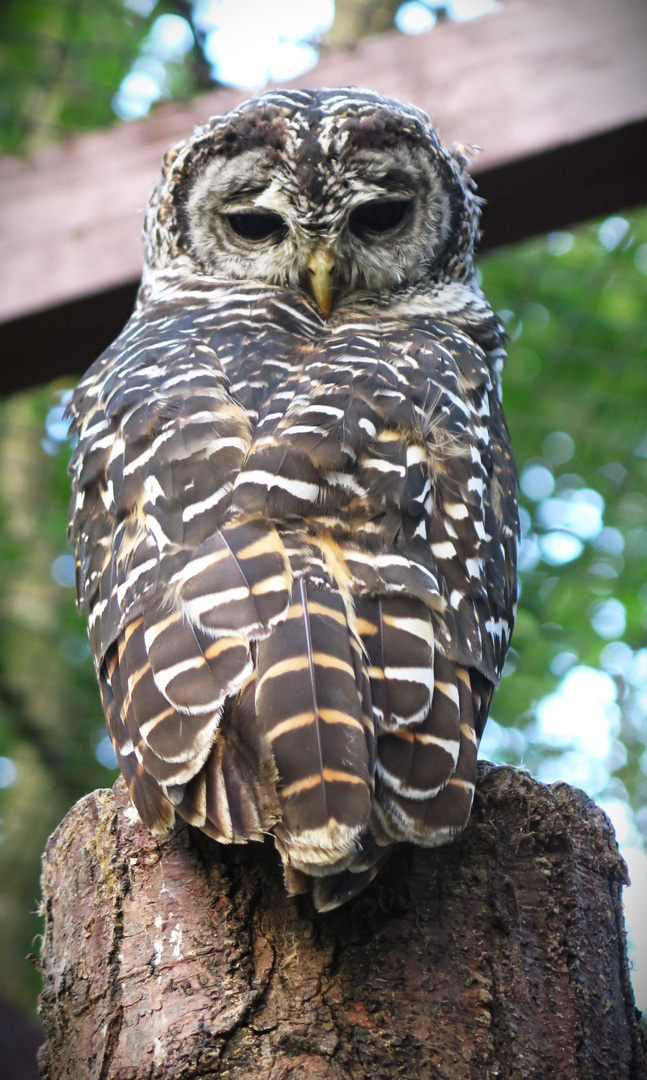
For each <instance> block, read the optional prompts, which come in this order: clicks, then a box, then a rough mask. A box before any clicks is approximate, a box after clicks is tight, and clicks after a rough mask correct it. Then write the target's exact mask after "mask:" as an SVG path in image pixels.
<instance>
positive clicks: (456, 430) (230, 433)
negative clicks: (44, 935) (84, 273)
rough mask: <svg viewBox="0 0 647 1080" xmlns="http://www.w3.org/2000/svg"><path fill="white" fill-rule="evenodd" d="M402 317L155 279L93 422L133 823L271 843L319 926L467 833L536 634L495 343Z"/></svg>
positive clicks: (107, 629)
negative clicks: (371, 887) (404, 859)
mask: <svg viewBox="0 0 647 1080" xmlns="http://www.w3.org/2000/svg"><path fill="white" fill-rule="evenodd" d="M158 212H159V211H158ZM180 262H181V261H180ZM399 303H400V306H401V300H400V301H399ZM394 307H395V310H397V305H395V306H394ZM432 307H433V308H434V310H438V309H442V290H437V295H436V300H435V301H434V304H433V305H432ZM382 308H383V310H379V309H378V308H377V307H376V306H375V305H374V304H373V305H370V304H369V305H365V306H364V307H363V308H362V307H361V306H359V307H353V306H352V305H351V306H349V307H348V308H346V309H344V308H341V309H340V310H338V311H337V312H335V313H333V315H332V316H331V317H330V318H328V319H326V318H324V317H322V316H321V315H320V314H319V313H318V312H317V310H316V307H315V306H314V305H313V304H312V302H311V301H310V300H309V298H308V297H307V296H306V294H305V293H302V292H300V291H299V290H295V289H293V288H289V287H281V286H277V285H272V284H264V283H262V282H258V281H252V282H249V281H235V282H231V281H229V282H226V281H220V282H219V281H217V280H214V279H213V278H212V277H210V276H208V275H206V274H204V273H200V272H196V271H193V272H188V271H187V269H186V266H184V265H183V264H181V265H180V264H179V269H178V267H175V268H171V269H169V270H168V271H159V270H158V271H157V272H156V273H155V274H154V275H153V276H152V277H151V276H150V275H149V279H148V284H147V285H146V288H145V289H144V290H143V291H142V294H141V297H140V303H139V306H138V309H137V310H136V312H135V314H134V315H133V317H132V318H131V320H130V322H129V323H128V325H127V326H126V328H125V329H124V331H123V333H122V334H121V335H120V337H119V338H118V339H117V341H116V342H115V343H114V344H113V345H112V346H111V347H110V349H108V350H107V351H106V353H104V354H103V356H102V357H100V358H99V360H98V361H97V362H96V363H95V364H94V365H93V367H92V368H91V369H90V370H89V372H88V373H87V375H86V376H85V377H84V379H83V380H82V381H81V383H80V384H79V386H78V388H77V390H76V392H75V394H74V397H73V399H72V402H71V406H70V412H71V416H72V420H73V430H74V432H75V434H76V435H77V436H78V446H77V448H76V450H75V453H74V456H73V459H72V463H71V466H70V470H71V474H72V484H73V494H72V503H71V513H70V531H71V535H72V537H73V540H74V544H75V553H76V562H77V583H78V597H79V603H80V605H81V606H82V608H83V609H84V610H85V612H86V614H87V618H88V625H89V634H90V641H91V645H92V651H93V655H94V659H95V665H96V670H97V676H98V679H99V684H100V688H101V694H102V700H103V705H104V709H105V712H106V718H107V723H108V729H109V732H110V736H111V739H112V742H113V745H114V748H115V752H116V754H117V758H118V760H119V764H120V766H121V769H122V771H123V773H124V776H125V778H126V781H127V783H128V787H129V790H130V794H131V797H132V800H133V802H134V804H135V806H136V808H137V811H138V813H139V814H140V816H141V818H142V820H143V821H144V822H146V824H147V825H148V826H149V827H150V828H151V829H153V830H155V831H164V830H166V829H168V828H169V827H170V826H171V825H172V823H173V820H174V815H175V813H176V812H177V813H179V814H180V815H181V816H182V817H184V818H185V819H186V820H187V821H189V822H190V823H191V824H193V825H195V826H197V827H199V828H201V829H203V830H204V831H205V832H206V833H207V834H208V835H210V836H212V837H214V838H215V839H216V840H219V841H220V842H223V843H230V842H245V841H247V840H250V839H254V840H259V839H262V837H263V836H264V835H265V834H266V833H268V832H270V833H272V834H273V835H274V838H275V842H276V845H277V847H278V849H279V851H280V854H281V856H282V858H283V861H284V865H285V872H286V883H287V885H288V887H289V889H290V890H291V891H303V890H304V889H310V890H312V892H313V895H314V899H315V903H316V904H317V906H318V907H319V908H321V909H327V908H329V907H334V906H336V905H337V904H339V903H342V902H344V901H345V900H346V899H348V898H349V897H350V896H352V895H354V894H355V893H356V892H358V891H359V890H360V889H361V888H363V887H364V885H365V884H367V883H368V881H370V880H371V878H372V877H373V876H374V874H375V873H376V870H377V867H378V865H379V862H380V860H381V858H382V857H383V854H384V852H385V851H386V850H387V848H388V847H389V845H390V844H392V843H393V842H394V841H397V840H414V841H416V842H418V843H420V844H424V845H429V846H433V845H436V844H440V843H444V842H445V841H446V840H448V839H449V838H451V836H453V835H455V833H457V832H458V831H460V830H461V829H462V828H463V827H464V825H465V823H466V821H467V819H468V816H469V812H470V807H471V803H472V797H473V792H474V783H475V777H476V754H477V748H478V742H479V739H480V736H481V734H482V730H483V726H484V724H485V720H486V717H487V712H488V708H489V702H490V698H491V694H492V691H493V689H494V688H495V687H496V685H497V683H498V681H499V678H500V675H501V668H502V665H503V661H504V658H505V654H506V651H507V647H508V643H509V638H510V632H511V628H512V619H513V612H514V602H515V590H516V586H515V572H514V565H515V551H516V532H517V526H516V504H515V473H514V465H513V463H512V458H511V454H510V450H509V444H508V436H507V431H506V427H505V422H504V420H503V415H502V412H501V406H500V402H499V393H498V375H497V366H498V363H499V360H500V356H501V340H500V331H499V330H498V324H497V323H496V320H494V319H493V317H492V315H491V312H489V309H487V311H486V314H485V316H484V317H483V318H479V316H478V305H477V307H476V308H475V307H474V306H471V307H470V306H468V307H467V308H466V309H465V310H464V311H461V312H458V313H455V314H453V315H452V316H449V315H445V316H443V315H440V314H437V315H429V316H424V315H420V314H419V313H418V314H415V315H406V314H402V313H401V311H399V312H398V313H397V314H390V313H389V306H388V303H385V304H383V305H382ZM479 342H480V344H479Z"/></svg>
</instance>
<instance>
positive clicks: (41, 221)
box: [0, 0, 647, 393]
mask: <svg viewBox="0 0 647 1080" xmlns="http://www.w3.org/2000/svg"><path fill="white" fill-rule="evenodd" d="M646 41H647V5H645V4H644V0H615V3H613V4H609V3H608V0H568V3H564V2H563V0H506V2H505V3H504V4H503V6H502V8H501V9H500V10H499V11H498V12H496V13H493V14H491V15H488V16H484V17H483V18H481V19H477V20H475V21H473V22H468V23H462V24H458V23H445V24H443V25H439V26H437V27H436V28H435V29H434V30H433V31H431V32H430V33H428V34H422V35H420V36H418V37H407V36H405V35H402V34H398V33H392V34H386V35H383V36H380V37H376V38H370V39H367V40H365V41H363V42H361V43H360V44H359V45H358V46H357V47H356V48H354V49H352V50H345V51H343V52H339V53H331V54H330V55H327V56H324V57H323V59H322V60H321V61H320V63H319V64H318V65H317V67H316V68H314V69H313V70H312V71H311V72H309V73H308V74H307V75H306V76H305V77H302V78H301V79H299V80H298V83H299V84H301V85H304V84H305V85H309V86H325V85H328V86H342V85H348V84H355V85H370V86H373V87H375V88H376V89H378V90H379V91H381V92H382V93H385V94H388V95H391V96H394V97H399V98H402V99H405V100H409V101H415V102H416V104H418V105H420V106H422V107H423V108H425V109H426V110H427V111H428V112H429V114H430V115H431V117H432V119H433V121H434V123H435V124H436V126H437V127H438V129H439V131H440V133H441V136H442V137H443V139H444V140H445V141H448V142H451V141H453V140H460V141H463V142H466V143H470V142H471V143H475V144H477V145H479V146H482V147H483V148H484V149H483V153H482V154H481V156H480V157H479V159H478V162H477V166H476V168H475V175H477V177H478V180H479V185H480V189H481V192H482V194H483V195H485V197H486V198H487V199H488V201H489V206H488V210H487V216H486V219H485V229H486V234H485V238H486V243H488V244H490V245H493V244H500V243H506V242H511V241H514V240H518V239H521V238H523V237H524V236H529V235H532V234H534V233H536V232H539V231H544V230H547V229H551V228H557V227H560V226H564V225H566V224H569V223H571V222H574V221H577V220H582V219H584V218H586V217H588V216H592V215H595V214H597V213H605V212H607V211H610V210H614V209H620V208H622V207H626V206H630V205H636V204H637V203H639V202H643V201H647V168H646V167H645V157H646V154H647V150H646V146H647V139H646V138H645V123H646V122H647V65H645V52H644V46H645V42H646ZM295 85H297V82H295ZM242 97H243V95H242V94H241V93H239V92H236V91H217V92H215V93H213V94H208V95H205V96H204V97H200V98H197V99H195V100H194V101H192V102H191V104H190V105H187V106H171V105H169V106H165V107H164V108H160V109H158V110H157V111H156V112H155V113H154V114H153V115H151V116H150V117H147V118H146V119H144V120H142V121H138V122H135V123H130V124H121V125H118V126H116V127H114V128H112V129H110V130H107V131H101V132H97V133H94V134H92V135H86V136H79V137H75V138H73V139H71V140H69V141H68V142H67V143H65V144H63V145H61V146H58V147H56V148H54V149H52V150H49V151H46V152H44V153H42V154H39V155H38V156H36V157H35V158H33V159H30V160H27V161H20V160H16V159H7V160H5V161H4V162H2V163H0V191H1V193H2V198H1V204H0V235H1V236H3V237H4V239H3V241H2V245H1V248H0V254H1V256H2V257H1V258H0V272H1V273H2V275H3V281H2V288H1V290H0V320H2V319H4V320H7V322H6V325H5V327H4V328H3V332H2V339H4V346H5V347H4V349H3V353H4V355H5V357H7V361H6V362H5V364H4V365H3V368H2V369H0V371H2V374H3V381H2V383H1V385H0V392H4V393H8V392H10V391H11V390H12V389H16V388H18V387H19V386H25V385H30V384H31V385H33V384H34V383H36V382H40V381H42V380H43V379H48V378H54V377H56V376H57V375H63V374H66V373H74V372H77V371H79V370H82V369H83V367H85V366H86V365H87V363H89V362H90V361H91V359H92V358H93V356H94V355H96V353H97V352H98V351H101V348H102V347H103V346H104V345H106V344H107V343H108V342H109V341H110V340H111V338H112V337H113V336H114V334H115V333H116V332H117V331H118V329H119V327H120V325H121V324H122V323H123V321H124V318H125V316H126V315H127V313H128V309H129V307H130V303H131V297H132V295H133V293H134V288H135V283H136V281H137V278H138V276H139V273H140V267H141V243H140V237H139V233H140V228H141V218H142V210H143V207H144V206H145V204H146V201H147V198H148V195H149V192H150V190H151V187H152V185H153V183H154V182H155V178H156V176H157V173H158V170H159V164H160V161H161V158H162V155H163V152H164V150H165V149H166V147H167V146H168V145H169V143H171V142H173V141H174V140H176V139H178V138H181V137H183V136H184V135H186V134H187V132H189V131H190V130H191V128H192V127H193V126H194V125H195V124H197V123H200V122H203V121H204V120H205V119H206V118H207V117H208V116H210V115H213V114H214V113H219V112H222V111H225V110H226V109H229V108H231V107H232V106H233V105H234V104H236V103H237V102H238V101H240V100H241V98H242Z"/></svg>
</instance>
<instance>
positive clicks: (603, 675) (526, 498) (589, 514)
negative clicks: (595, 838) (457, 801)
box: [0, 0, 647, 1080]
mask: <svg viewBox="0 0 647 1080" xmlns="http://www.w3.org/2000/svg"><path fill="white" fill-rule="evenodd" d="M506 3H514V0H503V6H504V7H505V5H506ZM500 7H501V4H498V3H495V2H494V0H448V2H446V3H445V2H440V0H424V2H423V0H420V2H418V0H409V2H405V3H398V2H385V0H382V2H374V0H336V3H335V2H333V0H312V2H297V0H273V2H272V3H270V2H269V0H268V2H259V3H255V2H253V0H245V2H243V0H193V2H190V0H184V2H182V0H177V2H168V0H13V2H11V0H9V2H5V3H4V4H3V5H2V7H1V9H0V69H1V75H0V146H1V149H2V151H3V152H4V153H5V154H8V155H23V156H24V155H32V154H35V153H37V152H38V151H41V150H43V149H44V148H47V147H51V146H52V145H54V144H57V143H60V142H64V140H65V139H66V138H67V137H68V136H69V135H70V134H71V133H78V132H87V131H90V130H93V129H96V128H98V127H102V126H107V125H112V124H117V123H128V122H129V121H131V120H136V119H138V118H141V117H144V116H145V115H146V114H147V113H148V112H149V111H150V110H154V109H156V108H157V107H158V106H159V104H160V103H163V102H165V101H169V100H170V101H173V102H184V101H188V100H190V99H191V98H192V97H193V96H194V95H196V94H199V93H201V92H204V91H205V90H213V89H214V87H217V86H218V85H222V86H230V87H231V86H233V87H237V88H242V89H249V90H250V91H253V90H256V89H258V88H261V87H262V86H263V85H265V84H266V83H267V82H268V81H275V82H282V81H287V80H290V79H295V78H300V79H301V76H303V78H302V80H301V81H302V85H307V84H308V78H307V74H306V73H307V71H308V70H309V69H310V68H312V67H313V66H314V65H315V64H316V63H317V61H318V59H319V57H320V56H321V55H323V54H325V53H326V51H328V50H332V49H334V48H337V47H344V48H348V47H352V46H353V45H354V44H355V43H356V42H358V41H359V40H360V39H362V38H365V37H367V36H369V35H375V34H381V33H386V32H397V33H400V34H405V35H406V34H409V35H418V34H427V33H428V34H430V35H432V34H434V33H436V32H437V29H436V28H437V27H438V26H439V25H440V24H442V23H443V22H447V21H455V22H467V21H470V22H473V23H474V25H476V20H478V19H479V18H480V17H484V16H486V15H487V16H488V17H493V13H494V12H495V10H496V9H499V8H500ZM479 268H480V271H479V272H480V274H481V275H482V280H483V287H484V289H485V292H486V294H487V295H488V297H489V299H490V301H491V302H492V304H493V306H494V308H495V309H496V310H497V311H499V312H500V313H501V315H502V317H503V318H504V320H505V323H506V326H507V329H508V334H509V362H508V367H507V370H506V374H505V381H504V404H505V409H506V414H507V417H508V422H509V426H510V429H511V434H512V441H513V446H514V450H515V455H516V459H517V463H518V465H519V470H520V476H521V521H522V532H523V541H522V545H521V557H520V571H521V599H520V607H519V615H518V621H517V626H516V629H515V633H514V638H513V648H512V649H511V651H510V654H509V657H508V661H507V663H506V668H505V671H504V679H503V682H502V685H501V688H500V690H499V692H498V693H497V695H496V697H495V699H494V703H493V708H492V717H491V719H490V721H489V723H488V726H487V728H486V732H485V737H484V741H483V744H482V748H481V756H482V757H485V758H489V759H491V760H493V761H496V762H507V763H510V764H513V765H520V766H523V767H524V768H526V769H528V770H530V772H531V773H532V774H533V775H534V776H536V777H538V778H539V779H540V780H543V781H546V782H553V781H556V780H565V781H567V782H568V783H570V784H574V785H577V786H579V787H582V788H583V789H584V790H585V791H586V792H588V794H589V795H591V796H592V797H593V798H594V799H595V800H596V801H597V802H598V803H599V804H600V805H601V806H602V807H603V808H604V810H605V811H606V812H607V814H608V815H609V817H610V818H611V820H612V822H613V825H614V827H615V830H616V835H617V837H618V842H619V844H620V848H621V851H622V853H623V855H624V857H625V859H626V861H627V863H628V866H629V873H630V876H631V880H632V882H633V884H632V886H631V888H630V889H628V890H627V891H626V893H625V903H626V911H627V924H628V930H629V942H630V949H631V957H632V964H633V968H634V972H633V975H634V986H635V990H636V995H637V999H638V1005H639V1007H642V1009H643V1010H645V1009H647V978H646V976H647V971H646V968H647V948H645V938H644V935H645V924H646V923H647V920H645V917H644V912H645V910H647V858H646V855H645V838H646V837H647V409H646V404H647V379H646V374H645V373H646V370H647V369H646V366H645V365H646V361H647V318H646V315H647V310H646V308H647V304H646V288H647V208H646V209H643V210H641V209H633V210H632V211H631V212H626V213H620V212H618V213H613V214H612V215H611V216H607V217H605V218H604V219H601V220H595V221H591V222H587V223H584V224H578V225H577V226H576V227H572V228H567V229H564V228H561V229H560V230H559V231H552V232H550V233H549V234H548V235H544V236H538V237H536V238H534V239H530V240H526V241H524V242H523V243H520V244H517V245H515V246H512V247H504V248H498V249H496V250H495V251H493V252H491V253H489V254H487V255H484V256H483V257H482V258H481V259H480V262H479ZM52 272H53V273H55V272H56V268H55V266H53V267H52ZM78 374H79V373H74V372H72V373H71V375H70V377H69V378H67V379H63V380H59V381H57V382H56V383H55V384H53V385H47V386H43V387H39V388H37V389H35V390H31V391H28V392H22V393H17V394H14V395H13V396H10V397H7V398H5V399H4V400H0V582H1V584H0V605H1V606H0V611H1V614H0V818H1V823H0V970H1V971H2V973H3V975H4V978H3V980H2V996H3V998H4V999H5V1006H6V1008H7V1009H8V1008H13V1009H15V1010H18V1012H16V1013H15V1014H11V1015H12V1016H15V1017H18V1015H19V1014H21V1015H24V1016H32V1017H33V1016H35V1007H36V1001H37V994H38V990H39V978H38V974H37V971H36V970H35V967H34V966H33V965H32V964H30V963H29V962H28V961H27V960H26V957H27V954H29V953H37V952H38V934H39V931H40V925H41V924H40V919H39V916H38V903H39V885H38V875H39V864H40V855H41V852H42V850H43V847H44V845H45V842H46V839H47V837H48V835H49V833H50V832H51V831H52V830H53V829H54V828H55V827H56V825H57V824H58V823H59V821H60V820H61V819H62V817H63V816H64V815H65V813H66V811H67V810H68V808H69V807H70V806H71V805H72V803H74V802H75V801H76V800H77V799H78V798H79V797H80V796H82V795H83V794H84V793H86V792H87V791H89V790H92V789H93V788H95V787H100V786H108V785H110V784H112V783H113V781H114V779H115V778H116V775H117V772H116V769H115V760H114V755H113V752H112V748H111V745H110V742H109V739H108V737H107V734H106V731H105V726H104V722H103V717H102V712H101V708H100V704H99V697H98V692H97V689H96V684H95V678H94V672H93V668H92V664H91V661H90V653H89V647H88V644H87V639H86V634H85V627H84V623H83V622H82V621H81V620H80V619H79V618H78V617H77V614H76V611H75V606H74V590H73V584H74V564H73V558H72V555H71V553H70V551H69V549H68V547H67V545H66V539H65V532H66V511H67V500H68V479H67V475H66V467H67V462H68V459H69V455H70V448H71V444H70V440H69V439H68V431H67V422H66V420H65V416H64V412H65V403H66V400H67V396H68V393H69V388H70V387H71V386H72V385H73V383H74V381H75V375H78ZM18 1030H19V1027H18V1026H13V1027H12V1031H13V1039H14V1041H15V1039H17V1038H18V1035H17V1032H18ZM24 1038H25V1039H26V1040H27V1042H29V1040H30V1039H31V1040H32V1042H33V1041H34V1040H36V1041H37V1040H38V1036H37V1035H35V1034H34V1033H33V1032H31V1029H29V1028H26V1029H25V1035H24ZM26 1045H27V1043H26ZM3 1051H4V1048H3V1046H2V1036H1V1035H0V1052H3ZM8 1053H9V1051H8V1050H7V1052H6V1054H3V1058H4V1060H8V1058H7V1054H8ZM16 1075H18V1074H16ZM20 1075H21V1076H22V1077H23V1078H24V1080H28V1073H27V1072H22V1073H20ZM34 1075H36V1074H35V1073H34Z"/></svg>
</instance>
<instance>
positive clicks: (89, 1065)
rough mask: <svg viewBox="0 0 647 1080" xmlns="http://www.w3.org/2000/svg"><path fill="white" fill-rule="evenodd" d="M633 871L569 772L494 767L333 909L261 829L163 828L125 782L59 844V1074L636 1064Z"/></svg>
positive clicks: (596, 1075) (499, 1070)
mask: <svg viewBox="0 0 647 1080" xmlns="http://www.w3.org/2000/svg"><path fill="white" fill-rule="evenodd" d="M626 882H627V878H626V868H625V865H624V863H623V861H622V859H621V858H620V856H619V854H618V850H617V847H616V842H615V837H614V834H613V829H612V827H611V825H610V823H609V821H608V819H607V818H606V817H605V815H604V814H603V812H602V811H601V810H600V809H598V808H597V807H596V806H595V805H594V803H592V802H591V800H590V799H588V798H587V797H586V796H585V795H584V794H583V793H582V792H581V791H577V790H574V789H572V788H570V787H568V786H567V785H566V784H554V785H552V786H551V787H546V786H545V785H543V784H539V783H537V782H536V781H535V780H533V779H531V778H530V777H529V776H528V775H526V774H525V773H523V772H520V771H517V770H515V769H511V768H498V769H497V768H494V767H493V766H491V765H489V764H487V763H482V764H481V766H480V777H479V784H478V787H477V796H476V800H475V806H474V812H473V816H472V819H471V821H470V824H469V826H468V828H467V830H466V831H465V833H464V834H463V835H462V836H461V837H459V838H458V840H457V841H456V842H455V843H453V844H451V845H449V846H447V847H444V848H441V849H438V850H435V851H429V850H424V849H421V848H414V847H408V846H407V847H404V846H403V847H400V848H398V849H396V851H395V853H394V855H393V856H392V858H391V859H390V861H389V862H388V863H387V864H386V865H385V866H384V867H383V869H382V871H381V873H380V874H379V876H378V878H377V879H376V881H375V882H374V883H373V885H372V886H371V887H370V888H369V889H367V890H366V892H365V893H363V894H362V895H361V896H359V897H358V898H357V899H355V900H354V901H352V902H351V903H350V904H348V905H347V906H346V907H343V908H341V909H339V910H337V911H335V912H332V913H330V914H328V915H316V914H315V913H314V911H313V909H312V906H311V904H310V902H309V900H308V899H307V898H305V897H299V898H292V899H291V898H289V897H287V896H286V895H285V892H284V889H283V884H282V879H281V874H280V870H279V867H278V860H277V858H276V856H275V853H274V851H273V849H272V847H271V844H270V843H269V842H268V844H267V845H264V846H262V845H257V844H250V845H249V846H247V847H223V846H220V845H218V844H216V843H214V842H212V841H209V840H207V839H206V838H205V837H203V836H202V834H200V833H197V832H196V831H195V830H193V829H190V828H189V827H187V826H185V825H183V824H180V825H179V826H177V827H176V829H175V830H174V831H173V832H172V833H171V834H170V836H168V837H164V838H161V839H160V838H159V837H157V838H156V837H153V836H151V835H150V834H149V832H148V831H147V830H146V829H145V828H144V827H143V826H142V825H141V824H140V823H139V822H138V821H137V819H136V817H135V815H134V812H133V811H132V810H131V808H130V804H129V802H128V797H127V794H126V790H125V786H124V784H123V782H122V781H121V780H119V781H117V783H116V784H115V787H114V788H113V790H112V791H106V790H103V791H95V792H93V793H92V794H91V795H88V796H86V797H85V798H84V799H82V800H81V801H80V802H79V803H77V805H76V806H75V807H74V808H73V809H72V810H71V811H70V813H69V814H68V815H67V817H66V818H65V820H64V821H63V823H62V824H61V825H60V827H59V828H58V829H57V831H56V832H55V833H54V834H53V836H52V837H51V839H50V841H49V843H48V845H47V849H46V852H45V856H44V868H43V909H44V913H45V935H44V941H43V949H42V959H41V964H42V972H43V982H44V985H43V992H42V996H41V1006H40V1011H41V1016H42V1019H43V1024H44V1027H45V1033H46V1038H47V1041H46V1044H45V1046H44V1048H43V1049H42V1051H41V1055H40V1068H41V1072H42V1077H43V1078H44V1080H62V1078H63V1077H65V1078H69V1080H158V1078H159V1080H162V1078H164V1080H206V1078H210V1080H215V1078H220V1077H227V1078H229V1080H242V1078H258V1080H288V1078H289V1080H301V1078H303V1080H305V1078H306V1077H308V1078H313V1080H364V1078H365V1080H369V1078H370V1080H382V1078H387V1080H388V1078H392V1077H402V1078H407V1080H426V1078H434V1080H471V1078H474V1080H477V1078H478V1080H486V1078H488V1077H489V1078H491V1080H494V1078H495V1077H496V1078H499V1080H535V1078H550V1080H553V1078H555V1080H576V1078H577V1080H630V1078H631V1080H639V1078H645V1077H647V1070H646V1068H645V1056H644V1051H643V1047H642V1043H641V1034H640V1031H641V1029H640V1020H639V1014H637V1012H636V1010H635V1007H634V1000H633V994H632V990H631V985H630V981H629V970H628V964H627V957H626V949H625V934H624V924H623V915H622V904H621V887H622V885H623V884H626Z"/></svg>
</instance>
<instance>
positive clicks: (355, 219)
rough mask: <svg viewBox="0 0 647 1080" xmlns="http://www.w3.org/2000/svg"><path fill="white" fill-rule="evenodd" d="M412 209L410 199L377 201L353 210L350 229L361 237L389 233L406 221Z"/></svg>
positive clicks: (349, 224) (349, 223)
mask: <svg viewBox="0 0 647 1080" xmlns="http://www.w3.org/2000/svg"><path fill="white" fill-rule="evenodd" d="M410 207H411V200H410V199H376V200H375V201H374V202H368V203H364V205H363V206H358V207H357V209H356V210H353V212H352V214H351V215H350V220H349V222H348V227H349V229H350V231H351V232H352V233H353V235H354V236H360V237H365V236H368V235H370V233H383V232H388V231H389V229H395V227H396V225H400V224H401V223H402V222H403V221H404V219H405V217H406V216H407V213H408V212H409V209H410Z"/></svg>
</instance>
